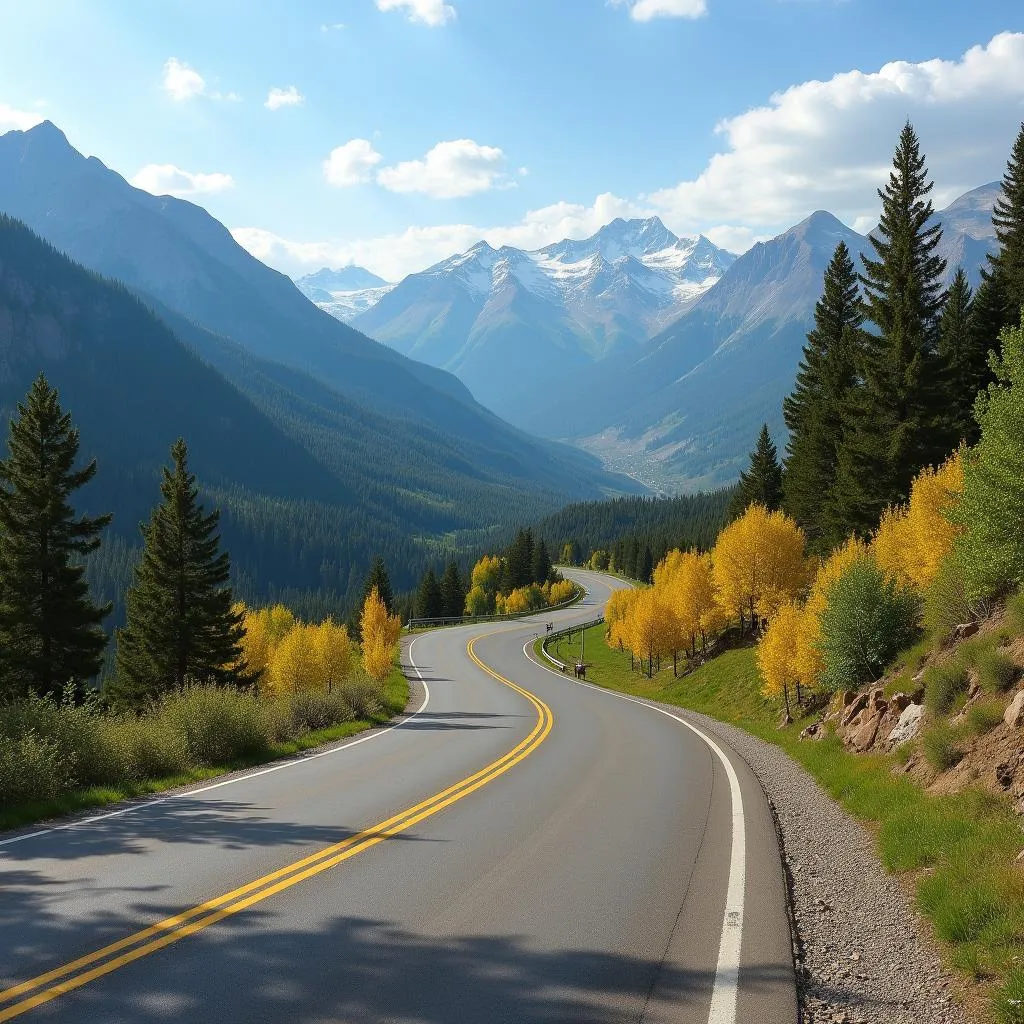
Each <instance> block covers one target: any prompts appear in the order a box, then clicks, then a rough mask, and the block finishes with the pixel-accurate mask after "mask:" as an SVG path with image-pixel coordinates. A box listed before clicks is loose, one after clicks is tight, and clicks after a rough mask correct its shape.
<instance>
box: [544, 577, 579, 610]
mask: <svg viewBox="0 0 1024 1024" xmlns="http://www.w3.org/2000/svg"><path fill="white" fill-rule="evenodd" d="M575 593H576V588H575V587H574V586H573V583H572V580H558V581H556V582H555V583H552V584H550V585H549V586H548V604H550V605H556V604H564V603H565V602H566V601H570V600H572V597H573V595H574V594H575Z"/></svg>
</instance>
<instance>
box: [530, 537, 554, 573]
mask: <svg viewBox="0 0 1024 1024" xmlns="http://www.w3.org/2000/svg"><path fill="white" fill-rule="evenodd" d="M532 575H533V582H534V583H538V584H541V585H543V584H544V583H546V582H547V580H548V578H549V577H550V576H551V555H550V554H549V553H548V546H547V544H545V543H544V538H543V537H538V538H537V541H536V543H535V544H534V545H533V570H532Z"/></svg>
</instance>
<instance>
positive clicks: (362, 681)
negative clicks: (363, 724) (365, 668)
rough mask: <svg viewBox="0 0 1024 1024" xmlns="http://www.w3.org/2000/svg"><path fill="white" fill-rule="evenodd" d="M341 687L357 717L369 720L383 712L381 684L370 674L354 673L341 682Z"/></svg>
mask: <svg viewBox="0 0 1024 1024" xmlns="http://www.w3.org/2000/svg"><path fill="white" fill-rule="evenodd" d="M340 689H341V691H342V693H343V694H344V696H345V700H347V701H348V703H349V706H350V707H351V708H352V713H353V715H354V716H355V717H356V718H358V719H362V720H367V721H368V720H370V719H373V718H376V717H377V716H378V715H381V714H382V713H383V711H384V701H383V699H382V694H381V689H380V686H379V685H378V684H377V683H376V682H375V681H374V680H372V679H371V678H370V677H369V676H367V675H365V674H360V673H353V674H352V675H351V676H349V677H348V678H347V679H345V680H344V681H343V682H342V683H341V684H340Z"/></svg>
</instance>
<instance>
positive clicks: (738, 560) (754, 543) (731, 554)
mask: <svg viewBox="0 0 1024 1024" xmlns="http://www.w3.org/2000/svg"><path fill="white" fill-rule="evenodd" d="M711 566H712V569H711V576H712V580H713V582H714V586H715V592H716V595H717V600H718V603H719V606H720V607H721V609H722V611H723V612H725V613H726V614H727V615H738V616H739V619H740V632H741V633H742V632H743V630H744V626H745V624H746V625H751V626H752V625H753V624H754V618H755V616H763V617H765V618H770V617H771V616H772V614H773V613H774V612H775V611H776V609H777V608H779V607H780V606H781V605H782V604H784V603H785V602H786V601H789V600H792V599H793V598H795V597H796V596H797V594H799V593H800V591H801V590H802V589H803V586H804V583H805V578H806V566H805V564H804V533H803V530H801V529H800V527H799V526H797V525H796V523H795V522H794V521H793V520H792V519H790V518H789V516H787V515H785V514H784V513H782V512H769V511H768V509H766V508H765V506H764V505H758V504H754V505H751V506H750V507H749V508H748V509H747V511H746V512H744V513H743V515H742V516H740V518H739V519H736V520H735V521H733V522H732V523H730V524H729V525H728V526H727V527H726V528H725V529H724V530H723V531H722V532H721V533H720V534H719V535H718V541H717V542H716V543H715V548H714V550H713V551H712V553H711Z"/></svg>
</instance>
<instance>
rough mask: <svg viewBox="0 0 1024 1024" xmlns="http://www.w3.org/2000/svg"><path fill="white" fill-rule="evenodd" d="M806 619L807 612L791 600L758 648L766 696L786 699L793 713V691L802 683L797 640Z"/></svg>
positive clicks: (772, 622) (776, 614) (771, 621)
mask: <svg viewBox="0 0 1024 1024" xmlns="http://www.w3.org/2000/svg"><path fill="white" fill-rule="evenodd" d="M805 617H806V611H805V609H803V608H801V607H800V605H799V604H797V603H796V602H795V601H787V602H785V603H784V604H783V605H781V606H780V607H779V608H777V609H776V611H775V614H774V615H773V616H772V618H771V620H770V621H769V623H768V628H767V629H766V630H765V631H764V635H763V636H762V637H761V640H760V641H759V643H758V645H757V667H758V668H759V669H760V671H761V679H762V680H763V683H764V685H763V687H762V692H763V693H764V695H765V696H766V697H782V698H783V700H784V702H785V706H786V713H787V714H789V693H790V690H791V689H792V688H794V687H796V685H797V684H798V683H800V682H802V679H801V675H800V668H799V666H798V664H797V657H796V647H795V645H794V642H793V641H794V637H796V636H797V635H799V633H800V631H801V629H802V628H803V624H804V619H805Z"/></svg>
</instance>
